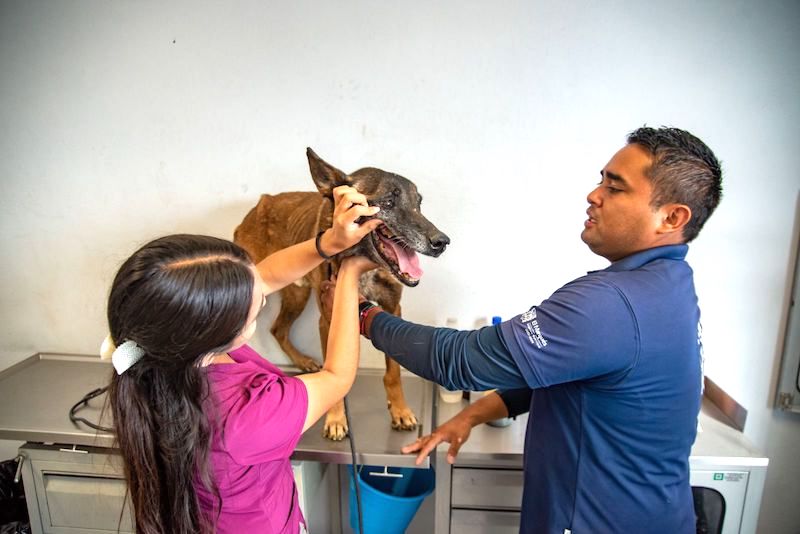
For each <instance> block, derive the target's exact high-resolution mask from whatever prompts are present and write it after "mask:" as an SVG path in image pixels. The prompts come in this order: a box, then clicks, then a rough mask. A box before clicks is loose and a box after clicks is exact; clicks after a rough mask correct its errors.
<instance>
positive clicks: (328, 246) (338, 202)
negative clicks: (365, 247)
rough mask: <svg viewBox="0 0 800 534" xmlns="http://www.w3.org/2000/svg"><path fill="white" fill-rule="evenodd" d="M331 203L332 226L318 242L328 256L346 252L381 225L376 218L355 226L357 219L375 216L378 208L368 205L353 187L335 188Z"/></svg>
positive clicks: (364, 198)
mask: <svg viewBox="0 0 800 534" xmlns="http://www.w3.org/2000/svg"><path fill="white" fill-rule="evenodd" d="M333 203H334V209H333V226H332V227H331V228H329V229H328V230H327V231H326V232H325V233H324V234H323V235H322V238H321V241H320V248H322V251H323V252H324V253H325V254H327V255H329V256H333V255H335V254H338V253H340V252H342V251H344V250H347V249H348V248H350V247H352V246H353V245H355V244H356V243H358V242H359V241H361V239H363V237H364V236H365V235H367V234H368V233H370V232H372V231H373V230H375V229H376V228H377V227H378V226H380V225H381V224H383V223H382V222H381V220H380V219H377V218H375V219H370V220H368V221H365V222H364V223H362V224H356V220H358V218H359V217H370V216H372V215H375V214H376V213H378V211H380V208H378V206H370V205H368V204H367V197H365V196H364V195H362V194H361V193H359V192H358V191H356V189H355V188H354V187H350V186H349V185H340V186H339V187H337V188H335V189H334V190H333Z"/></svg>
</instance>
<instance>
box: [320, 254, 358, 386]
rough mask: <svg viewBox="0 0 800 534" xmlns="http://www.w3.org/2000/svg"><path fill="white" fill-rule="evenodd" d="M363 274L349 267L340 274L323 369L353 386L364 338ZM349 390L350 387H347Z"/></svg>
mask: <svg viewBox="0 0 800 534" xmlns="http://www.w3.org/2000/svg"><path fill="white" fill-rule="evenodd" d="M360 276H361V273H360V271H358V270H357V269H355V268H352V267H351V266H350V265H348V264H347V263H344V264H343V265H342V268H341V269H340V270H339V274H338V277H337V278H338V282H337V284H336V292H335V293H334V297H333V312H332V314H331V324H330V330H329V332H328V345H327V351H326V356H325V363H324V364H323V366H322V368H323V369H324V370H326V371H329V372H331V373H333V374H335V375H337V376H341V377H342V378H343V379H345V380H346V381H347V380H349V382H350V383H352V381H353V380H354V379H355V374H356V369H357V368H358V353H359V348H360V342H361V338H360V336H359V332H358V280H359V278H360ZM348 388H349V385H348Z"/></svg>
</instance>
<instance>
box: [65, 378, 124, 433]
mask: <svg viewBox="0 0 800 534" xmlns="http://www.w3.org/2000/svg"><path fill="white" fill-rule="evenodd" d="M106 391H108V386H105V387H102V388H97V389H93V390H92V391H90V392H89V393H87V394H86V395H84V396H83V398H82V399H81V400H79V401H78V402H76V403H75V404H74V405H73V406H72V408H70V409H69V420H70V421H72V422H73V423H75V424H78V423H83V424H84V425H86V426H88V427H89V428H93V429H95V430H99V431H101V432H108V433H109V434H113V433H114V429H113V428H108V427H105V426H100V425H98V424H96V423H92V422H91V421H89V420H88V419H85V418H83V417H80V416H78V415H75V414H76V413H77V412H78V410H80V409H81V408H85V407H87V406H89V401H90V400H92V399H94V398H95V397H99V396H100V395H102V394H103V393H105V392H106Z"/></svg>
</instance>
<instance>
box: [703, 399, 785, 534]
mask: <svg viewBox="0 0 800 534" xmlns="http://www.w3.org/2000/svg"><path fill="white" fill-rule="evenodd" d="M698 421H699V423H700V424H699V425H698V432H697V439H696V440H695V443H694V446H693V447H692V454H691V456H690V457H689V466H690V475H689V482H690V484H691V485H692V493H693V495H694V501H695V516H696V517H697V533H698V534H755V532H756V526H757V524H758V510H759V508H760V506H761V496H762V494H763V492H764V482H765V480H766V476H767V465H768V463H769V460H768V459H767V458H766V457H764V455H763V454H761V453H760V452H759V451H758V450H756V449H755V448H754V447H753V446H752V445H750V443H749V442H748V441H747V440H746V439H745V438H744V436H743V435H742V433H741V432H739V431H738V430H736V429H734V428H732V427H731V426H730V424H729V421H728V420H727V418H726V416H725V415H724V414H723V413H722V412H721V411H720V410H719V408H717V407H716V406H715V405H714V404H713V403H711V402H710V401H708V399H706V398H704V399H703V409H702V410H701V412H700V417H699V419H698Z"/></svg>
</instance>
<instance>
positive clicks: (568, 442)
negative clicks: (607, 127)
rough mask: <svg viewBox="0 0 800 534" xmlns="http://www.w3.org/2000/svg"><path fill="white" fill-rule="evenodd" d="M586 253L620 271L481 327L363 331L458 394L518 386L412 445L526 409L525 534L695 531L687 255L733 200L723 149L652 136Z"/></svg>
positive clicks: (612, 183)
mask: <svg viewBox="0 0 800 534" xmlns="http://www.w3.org/2000/svg"><path fill="white" fill-rule="evenodd" d="M600 175H601V181H600V183H599V185H598V186H597V187H596V188H595V189H594V190H593V191H592V192H591V193H590V194H589V196H588V197H587V200H588V202H589V208H588V209H587V214H588V219H587V220H586V221H585V223H584V229H583V232H582V234H581V238H582V239H583V241H584V242H585V243H586V244H587V245H588V246H589V248H590V249H591V250H592V251H593V252H594V253H596V254H598V255H600V256H602V257H604V258H606V259H608V260H609V261H610V262H611V265H610V266H609V267H608V268H606V269H604V270H602V271H594V272H590V273H588V274H587V275H586V276H584V277H581V278H579V279H577V280H574V281H572V282H569V283H568V284H566V285H565V286H563V287H562V288H560V289H559V290H558V291H556V292H555V293H553V295H552V296H551V297H550V298H549V299H547V300H545V301H544V302H542V303H541V304H539V305H538V306H533V307H532V308H531V309H530V310H528V311H526V312H524V313H522V314H520V315H518V316H516V317H514V318H513V319H511V320H509V321H507V322H504V323H502V324H500V325H498V326H496V327H486V328H483V329H481V330H477V331H455V330H451V329H447V328H432V327H428V326H421V325H415V324H413V323H409V322H407V321H403V320H402V319H399V318H397V317H394V316H392V315H390V314H388V313H382V310H381V309H380V308H377V307H374V306H373V305H372V304H371V303H362V309H361V318H362V332H365V333H366V334H367V335H368V337H370V339H372V342H373V344H374V345H375V347H377V348H378V349H380V350H382V351H384V352H386V353H387V354H389V355H391V356H392V357H394V358H395V359H396V360H397V361H398V362H400V364H401V365H403V366H404V367H406V368H407V369H409V370H410V371H412V372H414V373H416V374H419V375H421V376H423V377H425V378H428V379H430V380H433V381H435V382H437V383H439V384H442V385H444V386H446V387H449V388H451V389H465V390H473V391H475V390H485V389H491V388H504V389H503V391H500V392H499V393H497V394H492V395H489V396H487V397H485V398H483V399H481V400H480V401H479V402H477V403H474V404H472V405H470V406H469V407H468V408H466V409H465V410H464V411H462V412H461V413H460V414H458V415H457V416H456V417H454V418H453V419H451V420H450V421H448V422H446V423H444V424H443V425H441V426H440V427H439V428H437V429H436V430H435V431H434V432H433V433H432V434H430V435H428V436H425V437H423V438H420V439H419V440H417V441H416V442H415V443H413V444H411V445H409V446H407V447H405V448H404V452H414V451H416V452H418V454H419V458H418V460H419V461H421V460H422V458H423V457H424V456H425V455H427V454H428V453H430V451H431V450H433V448H435V447H436V445H438V444H439V443H440V442H442V441H448V442H450V443H451V447H450V452H449V455H448V459H449V461H450V462H452V461H453V460H454V458H455V455H456V454H457V453H458V448H459V447H460V445H461V444H463V442H464V441H465V440H466V439H467V438H468V436H469V431H470V429H471V428H472V427H473V426H474V425H476V424H479V423H482V422H485V421H489V420H492V419H497V418H501V417H505V416H508V415H516V414H519V413H522V412H525V411H527V410H530V411H531V412H532V416H531V417H530V418H529V424H528V431H527V434H526V440H525V460H524V468H525V488H524V493H523V502H522V524H521V529H520V530H521V532H525V533H529V532H531V533H539V532H541V533H558V534H562V533H568V532H571V533H573V534H583V533H606V532H609V533H611V532H624V533H632V532H648V533H661V532H663V533H669V534H675V533H687V534H688V533H693V532H695V524H694V523H695V519H694V509H693V504H692V494H691V488H690V486H689V452H690V449H691V446H692V443H693V442H694V438H695V433H696V418H697V414H698V411H699V409H700V395H701V382H702V362H701V359H702V346H701V341H700V311H699V309H698V306H697V296H696V295H695V289H694V282H693V276H692V270H691V268H690V267H689V265H688V264H687V263H686V261H685V259H684V258H685V256H686V253H687V250H688V246H687V244H686V243H688V242H690V241H691V240H692V239H694V238H695V237H696V236H697V234H698V232H699V231H700V229H701V228H702V227H703V224H704V223H705V221H706V220H707V219H708V217H709V216H710V215H711V213H712V212H713V211H714V209H715V208H716V206H717V204H718V203H719V199H720V196H721V192H722V187H721V180H722V176H721V170H720V166H719V162H718V161H717V159H716V157H715V156H714V154H713V153H712V152H711V150H710V149H709V148H708V147H707V146H706V145H705V144H704V143H703V142H702V141H700V140H699V139H697V138H696V137H694V136H693V135H691V134H690V133H688V132H686V131H683V130H679V129H675V128H660V129H653V128H646V127H645V128H640V129H638V130H636V131H634V132H633V133H631V134H630V135H629V136H628V144H627V145H626V146H625V147H623V148H622V149H621V150H619V151H618V152H617V153H616V154H615V155H614V156H613V157H612V158H611V160H610V161H609V162H608V163H607V164H606V166H605V167H604V168H603V170H602V171H601V172H600Z"/></svg>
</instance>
